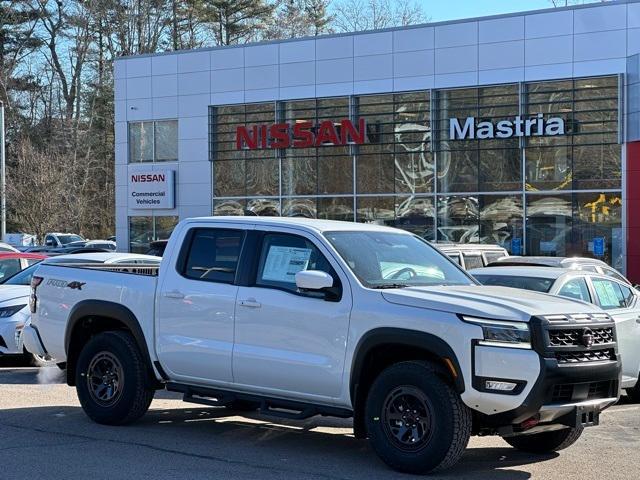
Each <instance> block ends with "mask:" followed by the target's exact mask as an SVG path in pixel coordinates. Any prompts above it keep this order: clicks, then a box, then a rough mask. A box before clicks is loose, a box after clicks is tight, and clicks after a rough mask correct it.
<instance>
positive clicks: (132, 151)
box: [129, 122, 153, 163]
mask: <svg viewBox="0 0 640 480" xmlns="http://www.w3.org/2000/svg"><path fill="white" fill-rule="evenodd" d="M129 162H130V163H139V162H153V122H132V123H129Z"/></svg>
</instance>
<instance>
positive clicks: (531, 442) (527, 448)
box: [504, 427, 584, 453]
mask: <svg viewBox="0 0 640 480" xmlns="http://www.w3.org/2000/svg"><path fill="white" fill-rule="evenodd" d="M583 430H584V427H574V428H563V429H562V430H554V431H552V432H542V433H532V434H531V435H518V436H516V437H504V441H505V442H507V443H508V444H509V445H511V446H512V447H514V448H517V449H518V450H522V451H523V452H529V453H552V452H559V451H560V450H564V449H565V448H567V447H570V446H571V445H573V444H574V443H575V442H576V441H577V440H578V438H580V435H582V432H583Z"/></svg>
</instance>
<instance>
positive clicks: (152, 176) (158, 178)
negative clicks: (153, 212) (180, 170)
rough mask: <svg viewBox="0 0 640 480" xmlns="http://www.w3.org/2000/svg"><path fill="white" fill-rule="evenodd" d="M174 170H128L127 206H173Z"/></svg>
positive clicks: (148, 207) (140, 207)
mask: <svg viewBox="0 0 640 480" xmlns="http://www.w3.org/2000/svg"><path fill="white" fill-rule="evenodd" d="M174 179H175V171H174V170H153V171H139V170H136V171H130V172H129V191H128V198H129V201H128V205H129V208H135V209H144V210H148V209H156V208H158V209H165V208H175V181H174Z"/></svg>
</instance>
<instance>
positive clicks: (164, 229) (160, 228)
mask: <svg viewBox="0 0 640 480" xmlns="http://www.w3.org/2000/svg"><path fill="white" fill-rule="evenodd" d="M178 220H179V219H178V217H176V216H170V217H155V222H156V229H155V235H154V236H153V239H154V240H168V239H169V237H170V236H171V232H173V229H174V228H176V225H177V224H178Z"/></svg>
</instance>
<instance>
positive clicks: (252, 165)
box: [246, 157, 280, 196]
mask: <svg viewBox="0 0 640 480" xmlns="http://www.w3.org/2000/svg"><path fill="white" fill-rule="evenodd" d="M278 165H279V162H278V159H277V158H273V157H266V158H261V159H259V160H247V161H246V175H247V195H248V196H254V195H256V196H257V195H265V196H277V195H278V194H279V188H278V182H279V179H280V175H279V174H278Z"/></svg>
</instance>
